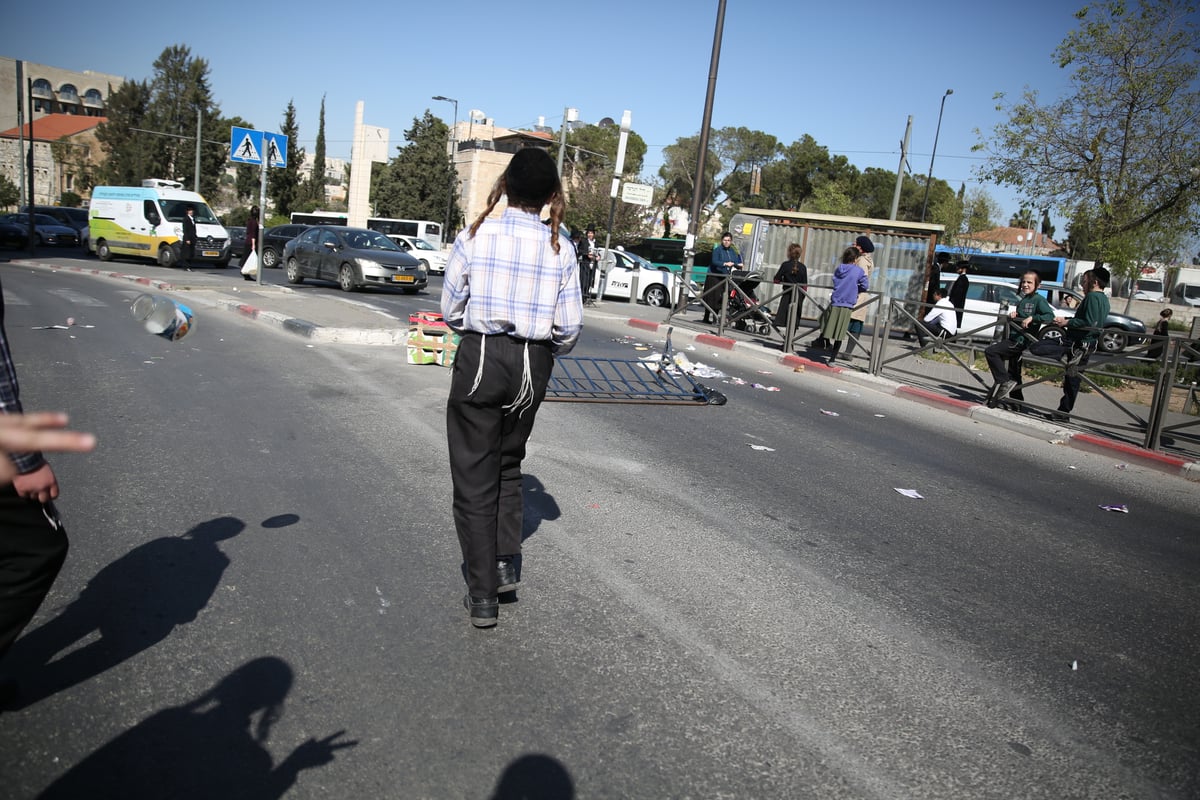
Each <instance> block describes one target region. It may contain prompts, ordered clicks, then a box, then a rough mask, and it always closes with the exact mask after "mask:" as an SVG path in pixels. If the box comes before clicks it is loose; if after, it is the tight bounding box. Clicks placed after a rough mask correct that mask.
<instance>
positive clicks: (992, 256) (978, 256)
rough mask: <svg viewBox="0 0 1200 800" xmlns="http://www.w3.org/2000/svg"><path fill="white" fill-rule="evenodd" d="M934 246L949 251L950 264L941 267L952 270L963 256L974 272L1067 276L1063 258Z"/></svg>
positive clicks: (1050, 278) (1048, 279)
mask: <svg viewBox="0 0 1200 800" xmlns="http://www.w3.org/2000/svg"><path fill="white" fill-rule="evenodd" d="M935 250H936V251H937V252H939V253H949V254H950V265H948V266H946V267H944V268H943V270H942V271H943V272H953V271H954V266H953V265H954V262H956V261H962V260H966V261H969V262H970V263H971V274H973V275H990V276H993V277H996V278H1015V279H1016V280H1020V279H1021V275H1022V273H1025V272H1029V271H1033V272H1036V273H1037V274H1038V275H1039V276H1040V277H1041V279H1042V282H1043V283H1064V282H1065V280H1066V277H1067V260H1066V259H1065V258H1057V257H1054V256H1035V255H1017V254H1015V253H971V252H964V251H963V250H961V249H955V248H951V247H945V246H943V245H938V246H937V247H936V248H935Z"/></svg>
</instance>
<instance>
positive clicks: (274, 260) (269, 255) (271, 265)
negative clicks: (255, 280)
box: [262, 247, 279, 269]
mask: <svg viewBox="0 0 1200 800" xmlns="http://www.w3.org/2000/svg"><path fill="white" fill-rule="evenodd" d="M262 262H263V266H264V267H266V268H267V269H275V268H276V267H278V266H279V253H276V252H275V251H274V250H272V249H271V248H270V247H264V248H263V257H262Z"/></svg>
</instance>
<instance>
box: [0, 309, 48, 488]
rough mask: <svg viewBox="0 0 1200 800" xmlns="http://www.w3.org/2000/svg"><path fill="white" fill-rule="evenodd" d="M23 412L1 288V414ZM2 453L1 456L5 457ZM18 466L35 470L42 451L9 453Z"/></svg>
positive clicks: (20, 468)
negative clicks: (6, 331)
mask: <svg viewBox="0 0 1200 800" xmlns="http://www.w3.org/2000/svg"><path fill="white" fill-rule="evenodd" d="M20 413H21V390H20V387H19V386H18V385H17V370H16V368H15V367H14V366H13V360H12V354H11V353H10V352H9V351H8V336H7V335H6V334H5V333H4V290H3V288H0V414H20ZM4 457H5V456H4V455H3V454H0V458H4ZM8 458H11V459H12V461H13V463H14V464H16V466H17V472H19V473H20V474H22V475H24V474H25V473H27V472H33V471H34V470H35V469H37V468H38V467H40V466H42V464H45V463H46V462H45V459H43V458H42V454H41V453H9V454H8Z"/></svg>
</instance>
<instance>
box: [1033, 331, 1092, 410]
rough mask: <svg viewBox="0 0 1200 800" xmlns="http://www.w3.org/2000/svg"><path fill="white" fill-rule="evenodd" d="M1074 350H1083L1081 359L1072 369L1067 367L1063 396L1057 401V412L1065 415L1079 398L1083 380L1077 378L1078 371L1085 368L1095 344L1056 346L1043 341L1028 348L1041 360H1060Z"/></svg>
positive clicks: (1082, 343) (1054, 343)
mask: <svg viewBox="0 0 1200 800" xmlns="http://www.w3.org/2000/svg"><path fill="white" fill-rule="evenodd" d="M1074 348H1083V350H1084V354H1083V358H1081V359H1080V360H1079V363H1078V364H1077V365H1075V366H1074V367H1067V372H1066V374H1065V375H1064V376H1063V384H1062V388H1063V396H1062V399H1061V400H1059V401H1058V410H1059V411H1062V412H1063V413H1065V414H1069V413H1071V410H1072V409H1073V408H1075V401H1076V400H1077V399H1078V398H1079V389H1080V387H1082V386H1083V378H1081V377H1079V370H1081V369H1083V368H1084V367H1086V366H1087V363H1088V360H1089V359H1090V358H1091V357H1092V351H1094V350H1095V349H1096V343H1095V342H1075V343H1072V342H1069V341H1067V342H1065V343H1064V344H1058V343H1057V342H1054V341H1047V340H1045V339H1043V340H1042V341H1040V342H1035V343H1034V344H1033V346H1031V347H1030V348H1029V352H1030V353H1032V354H1033V355H1035V356H1041V357H1042V358H1062V357H1063V356H1065V355H1068V354H1070V353H1071V351H1072V349H1074Z"/></svg>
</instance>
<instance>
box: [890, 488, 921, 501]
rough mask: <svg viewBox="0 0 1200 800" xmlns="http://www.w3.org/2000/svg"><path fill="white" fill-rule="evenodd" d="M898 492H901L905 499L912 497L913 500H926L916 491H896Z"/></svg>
mask: <svg viewBox="0 0 1200 800" xmlns="http://www.w3.org/2000/svg"><path fill="white" fill-rule="evenodd" d="M896 491H897V492H899V493H900V494H902V495H904V496H905V497H911V498H912V499H913V500H924V499H925V498H924V497H922V496H921V493H920V492H918V491H917V490H916V489H896Z"/></svg>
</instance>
